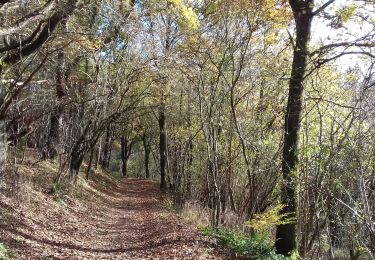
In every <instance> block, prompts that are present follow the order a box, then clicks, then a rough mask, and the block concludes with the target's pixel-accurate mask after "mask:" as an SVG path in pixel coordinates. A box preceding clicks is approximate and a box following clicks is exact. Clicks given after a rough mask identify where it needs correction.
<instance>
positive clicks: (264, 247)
mask: <svg viewBox="0 0 375 260" xmlns="http://www.w3.org/2000/svg"><path fill="white" fill-rule="evenodd" d="M203 234H204V235H206V236H210V237H214V238H216V239H217V240H218V241H219V243H221V244H222V245H223V246H225V247H227V248H228V249H229V250H231V251H232V252H233V253H235V254H236V255H237V256H240V257H245V258H248V259H263V260H284V259H288V258H287V257H285V256H283V255H280V254H277V253H276V252H275V248H274V245H273V241H272V240H271V239H270V238H269V236H268V234H267V233H254V234H252V235H250V236H249V235H247V234H245V233H243V232H240V231H234V230H228V229H221V228H207V227H206V228H204V229H203Z"/></svg>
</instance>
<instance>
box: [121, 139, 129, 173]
mask: <svg viewBox="0 0 375 260" xmlns="http://www.w3.org/2000/svg"><path fill="white" fill-rule="evenodd" d="M128 149H129V147H128V138H127V137H126V136H121V161H122V167H121V172H122V177H126V175H127V173H128V156H127V155H128V153H129V152H128Z"/></svg>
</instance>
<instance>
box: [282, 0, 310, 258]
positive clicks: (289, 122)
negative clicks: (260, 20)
mask: <svg viewBox="0 0 375 260" xmlns="http://www.w3.org/2000/svg"><path fill="white" fill-rule="evenodd" d="M289 3H290V6H291V8H292V10H293V15H294V20H295V24H296V41H295V46H294V52H293V64H292V71H291V77H290V81H289V95H288V104H287V110H286V114H285V123H284V147H283V154H282V173H283V185H282V188H281V203H282V204H283V205H285V207H284V208H283V209H282V210H281V212H280V213H281V214H286V215H287V217H296V210H297V204H296V195H295V191H296V186H297V183H296V177H295V170H296V168H297V167H296V166H297V162H298V155H297V144H298V131H299V129H300V119H301V112H302V94H303V80H304V75H305V71H306V66H307V55H308V53H307V45H308V42H309V38H310V31H311V22H312V18H313V13H312V8H313V6H314V5H313V4H314V0H308V1H299V0H290V1H289ZM275 247H276V250H277V252H278V253H281V254H283V255H290V254H291V253H292V252H293V251H294V250H295V249H296V248H297V241H296V224H295V222H293V223H288V224H282V225H279V226H277V230H276V243H275Z"/></svg>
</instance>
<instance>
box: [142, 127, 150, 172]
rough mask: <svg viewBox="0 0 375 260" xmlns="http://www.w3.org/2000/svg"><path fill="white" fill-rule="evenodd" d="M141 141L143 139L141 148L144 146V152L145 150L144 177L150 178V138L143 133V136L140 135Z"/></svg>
mask: <svg viewBox="0 0 375 260" xmlns="http://www.w3.org/2000/svg"><path fill="white" fill-rule="evenodd" d="M142 141H143V148H144V152H145V174H146V178H147V179H148V178H150V167H149V164H150V163H149V162H150V153H151V140H150V138H149V137H148V136H147V134H146V133H143V137H142Z"/></svg>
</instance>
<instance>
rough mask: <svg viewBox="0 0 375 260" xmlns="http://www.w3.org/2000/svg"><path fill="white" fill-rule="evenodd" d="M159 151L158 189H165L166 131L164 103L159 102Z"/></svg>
mask: <svg viewBox="0 0 375 260" xmlns="http://www.w3.org/2000/svg"><path fill="white" fill-rule="evenodd" d="M159 134H160V142H159V152H160V189H161V190H166V189H167V182H166V179H165V178H166V170H165V169H166V163H167V133H166V129H165V103H164V101H162V102H161V104H160V108H159Z"/></svg>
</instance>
